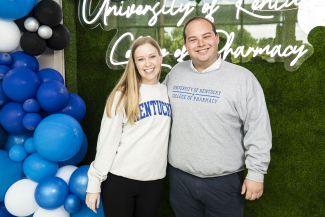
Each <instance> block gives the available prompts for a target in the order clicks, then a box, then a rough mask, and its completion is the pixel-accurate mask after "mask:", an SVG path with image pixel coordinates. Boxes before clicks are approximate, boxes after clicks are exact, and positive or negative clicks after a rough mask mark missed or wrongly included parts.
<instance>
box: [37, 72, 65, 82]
mask: <svg viewBox="0 0 325 217" xmlns="http://www.w3.org/2000/svg"><path fill="white" fill-rule="evenodd" d="M37 76H38V77H39V80H40V81H41V84H42V83H44V82H47V81H58V82H60V83H62V84H64V79H63V77H62V75H61V74H60V72H58V71H56V70H55V69H50V68H46V69H42V70H39V72H38V73H37Z"/></svg>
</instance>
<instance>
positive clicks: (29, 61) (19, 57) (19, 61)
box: [10, 51, 39, 73]
mask: <svg viewBox="0 0 325 217" xmlns="http://www.w3.org/2000/svg"><path fill="white" fill-rule="evenodd" d="M11 57H12V63H11V65H10V68H12V69H14V68H20V67H24V68H29V69H30V70H32V71H33V72H35V73H37V72H38V70H39V63H38V60H37V59H36V57H34V56H31V55H29V54H27V53H25V52H24V51H17V52H15V53H12V54H11Z"/></svg>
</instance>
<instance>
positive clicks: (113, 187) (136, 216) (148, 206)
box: [101, 173, 163, 217]
mask: <svg viewBox="0 0 325 217" xmlns="http://www.w3.org/2000/svg"><path fill="white" fill-rule="evenodd" d="M101 189H102V193H101V196H102V202H103V209H104V214H105V217H155V216H156V214H157V211H158V208H159V204H160V201H161V197H162V191H163V179H159V180H154V181H137V180H132V179H127V178H124V177H121V176H116V175H114V174H111V173H109V174H108V175H107V179H106V180H105V181H104V182H103V183H102V187H101Z"/></svg>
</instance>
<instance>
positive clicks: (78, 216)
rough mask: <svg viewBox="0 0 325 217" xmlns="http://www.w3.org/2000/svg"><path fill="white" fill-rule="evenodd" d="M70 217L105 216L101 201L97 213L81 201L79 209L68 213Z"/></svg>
mask: <svg viewBox="0 0 325 217" xmlns="http://www.w3.org/2000/svg"><path fill="white" fill-rule="evenodd" d="M70 216H71V217H105V215H104V210H103V206H102V202H100V204H99V208H98V209H97V214H96V213H95V212H94V211H92V210H91V209H89V208H88V207H87V205H86V203H82V206H81V208H80V210H79V211H78V212H76V213H73V214H71V215H70Z"/></svg>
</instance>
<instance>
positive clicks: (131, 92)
mask: <svg viewBox="0 0 325 217" xmlns="http://www.w3.org/2000/svg"><path fill="white" fill-rule="evenodd" d="M147 43H148V44H151V45H152V46H154V47H155V48H156V49H157V51H158V54H159V57H160V56H161V51H160V47H159V45H158V43H157V42H156V41H155V40H154V39H152V38H150V37H141V38H138V39H137V40H135V41H134V42H133V44H132V46H131V54H130V58H129V61H128V64H127V65H126V68H125V71H124V73H123V75H122V77H121V78H120V80H119V82H118V83H117V85H116V86H115V88H114V89H113V90H112V92H111V93H110V95H109V96H108V99H107V102H106V114H107V117H109V118H111V117H112V114H111V109H112V105H113V101H114V97H115V94H116V92H117V91H120V92H121V96H120V99H119V101H118V103H117V105H116V108H115V115H116V114H117V112H118V111H119V110H120V109H121V107H122V105H123V106H124V108H125V113H126V115H127V117H128V121H129V123H130V124H134V121H135V120H136V119H137V118H139V117H140V111H139V97H140V92H139V89H140V85H141V75H140V73H139V71H138V69H137V67H136V65H135V61H134V52H135V50H136V49H137V48H138V47H140V46H141V45H144V44H147ZM160 73H161V70H160V71H159V73H158V80H159V78H160ZM122 103H123V104H122Z"/></svg>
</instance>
